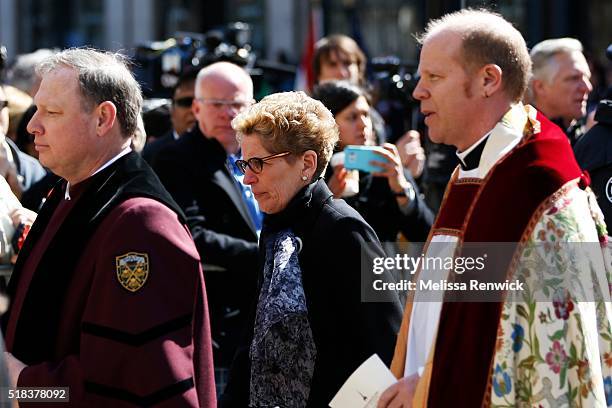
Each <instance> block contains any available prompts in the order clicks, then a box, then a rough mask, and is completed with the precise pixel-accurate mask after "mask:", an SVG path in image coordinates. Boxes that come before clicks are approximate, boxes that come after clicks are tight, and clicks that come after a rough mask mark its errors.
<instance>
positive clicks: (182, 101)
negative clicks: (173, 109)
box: [173, 96, 193, 108]
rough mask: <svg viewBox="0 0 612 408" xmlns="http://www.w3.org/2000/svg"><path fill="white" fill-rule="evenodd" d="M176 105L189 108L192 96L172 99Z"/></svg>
mask: <svg viewBox="0 0 612 408" xmlns="http://www.w3.org/2000/svg"><path fill="white" fill-rule="evenodd" d="M173 103H174V104H175V105H176V106H180V107H181V108H191V104H192V103H193V96H185V97H183V98H178V99H175V100H174V101H173Z"/></svg>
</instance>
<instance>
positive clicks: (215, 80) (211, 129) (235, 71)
mask: <svg viewBox="0 0 612 408" xmlns="http://www.w3.org/2000/svg"><path fill="white" fill-rule="evenodd" d="M195 97H196V99H195V101H194V104H193V106H192V107H193V113H194V115H195V117H196V120H197V122H198V127H199V128H200V131H201V132H202V133H203V134H204V136H205V137H207V138H209V139H216V140H217V141H218V142H219V143H221V145H222V146H223V147H224V148H225V150H226V152H227V153H235V152H236V151H237V150H238V142H237V140H236V133H235V132H234V130H233V129H232V125H231V122H232V119H234V117H236V115H237V114H238V113H240V112H241V111H242V110H243V109H244V108H246V107H247V106H249V105H250V104H251V103H252V102H253V81H252V80H251V77H250V76H249V74H248V73H247V72H246V71H245V70H244V69H243V68H241V67H239V66H238V65H235V64H232V63H229V62H217V63H214V64H211V65H209V66H207V67H205V68H203V69H202V70H201V71H200V72H199V73H198V76H197V78H196V85H195Z"/></svg>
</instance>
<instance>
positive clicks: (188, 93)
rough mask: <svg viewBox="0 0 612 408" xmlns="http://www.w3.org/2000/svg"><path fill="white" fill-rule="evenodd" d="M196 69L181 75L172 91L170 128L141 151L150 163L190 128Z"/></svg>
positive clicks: (192, 122)
mask: <svg viewBox="0 0 612 408" xmlns="http://www.w3.org/2000/svg"><path fill="white" fill-rule="evenodd" d="M196 74H197V71H196V70H190V71H187V72H186V73H184V74H183V75H181V77H180V78H179V79H178V82H177V83H176V86H175V87H174V92H173V93H172V105H171V106H170V120H171V121H172V129H171V130H170V131H169V132H168V133H166V134H165V135H163V136H162V137H160V138H159V139H156V140H154V141H153V142H151V143H147V145H146V146H145V148H144V150H143V151H142V157H143V158H144V159H145V160H146V161H147V162H148V163H149V164H152V163H153V162H154V161H155V158H156V157H157V155H158V154H159V152H160V151H161V150H163V149H165V148H166V146H167V145H169V144H171V143H172V142H174V141H175V140H178V138H179V137H181V136H182V135H183V133H185V132H187V131H188V130H191V128H193V125H195V123H196V120H195V116H194V115H193V109H192V108H191V105H192V104H193V97H194V92H195V89H194V88H195V78H196Z"/></svg>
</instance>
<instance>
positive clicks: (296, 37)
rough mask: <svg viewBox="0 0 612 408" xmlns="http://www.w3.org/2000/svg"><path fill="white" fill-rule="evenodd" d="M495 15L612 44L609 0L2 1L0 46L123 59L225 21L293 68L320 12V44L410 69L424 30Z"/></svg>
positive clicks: (531, 34) (533, 30)
mask: <svg viewBox="0 0 612 408" xmlns="http://www.w3.org/2000/svg"><path fill="white" fill-rule="evenodd" d="M467 6H471V7H480V6H485V7H489V8H493V9H496V10H497V11H499V12H500V13H501V14H503V15H504V16H505V17H506V18H508V19H509V20H511V21H512V22H514V23H515V24H516V26H517V27H518V28H519V29H520V30H521V32H522V33H523V35H524V36H525V38H526V39H527V41H528V45H532V44H535V43H536V42H538V41H540V40H542V39H545V38H550V37H559V36H572V37H575V38H578V39H579V40H581V41H582V42H583V44H584V45H585V47H586V49H587V51H592V52H599V51H601V50H604V49H605V47H606V46H607V45H608V42H609V41H610V39H611V38H612V24H610V21H612V2H610V1H609V0H554V1H553V0H496V1H483V0H318V1H312V0H224V1H219V0H198V1H195V0H2V1H0V43H2V44H4V45H5V46H6V47H7V50H8V55H9V58H10V57H11V56H14V55H16V54H19V53H26V52H31V51H34V50H35V49H37V48H42V47H67V46H78V45H85V44H87V45H92V46H95V47H101V48H106V49H113V50H117V49H124V50H129V49H131V48H133V47H134V46H135V45H136V44H138V43H141V42H143V41H150V40H163V39H166V38H168V37H171V36H173V35H174V34H175V32H177V31H191V32H205V31H207V30H210V29H212V28H215V27H217V26H220V25H223V24H225V23H227V22H230V21H243V22H246V23H249V24H250V25H251V28H252V37H251V43H252V46H253V49H254V50H255V51H256V52H257V54H258V55H260V56H262V57H265V58H266V59H269V60H279V59H280V60H281V61H286V62H291V63H296V62H297V61H299V58H300V54H301V51H302V48H303V45H304V38H305V36H306V33H307V25H308V10H309V8H310V7H314V8H317V9H319V10H320V14H319V16H320V17H319V18H320V22H319V25H320V26H319V33H318V34H319V35H325V34H330V33H334V32H341V33H345V34H349V35H352V36H353V37H356V38H357V40H358V41H359V42H360V43H361V44H362V45H363V46H364V48H365V49H366V50H367V52H368V54H369V56H371V57H372V56H381V55H397V56H399V57H400V58H401V59H402V60H413V59H415V57H416V55H417V54H416V48H415V45H414V41H412V40H411V37H410V35H411V34H412V33H415V32H417V31H420V30H422V28H423V25H424V23H425V22H426V21H427V20H428V19H430V18H432V17H437V16H440V15H441V14H444V13H446V12H448V11H451V10H456V9H459V8H461V7H467Z"/></svg>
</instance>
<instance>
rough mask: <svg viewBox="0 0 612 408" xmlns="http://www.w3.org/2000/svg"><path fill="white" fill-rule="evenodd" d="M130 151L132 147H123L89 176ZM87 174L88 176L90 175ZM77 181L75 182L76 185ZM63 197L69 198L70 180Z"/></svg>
mask: <svg viewBox="0 0 612 408" xmlns="http://www.w3.org/2000/svg"><path fill="white" fill-rule="evenodd" d="M131 151H132V148H131V147H130V146H127V147H126V148H125V149H123V150H122V151H121V152H119V154H118V155H116V156H115V157H113V158H112V159H110V160H109V161H107V162H106V163H104V164H103V165H102V166H101V167H100V168H98V170H96V171H94V172H93V173H92V174H91V176H94V175H96V174H98V173H99V172H101V171H102V170H104V169H105V168H107V167H108V166H110V165H111V164H113V163H114V162H116V161H117V160H119V159H120V158H122V157H123V156H125V155H126V154H128V153H129V152H131ZM91 176H89V177H91ZM89 177H87V178H89ZM78 184H79V183H77V185H78ZM64 199H65V200H70V182H67V183H66V192H65V193H64Z"/></svg>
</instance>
